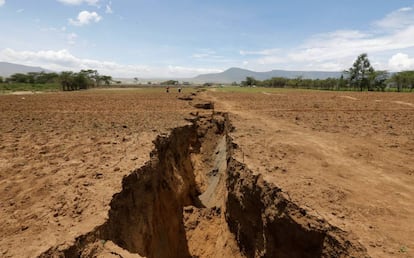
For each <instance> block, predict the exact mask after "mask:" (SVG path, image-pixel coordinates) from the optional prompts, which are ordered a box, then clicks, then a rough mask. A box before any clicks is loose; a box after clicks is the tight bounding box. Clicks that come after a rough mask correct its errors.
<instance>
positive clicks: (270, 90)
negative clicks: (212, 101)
mask: <svg viewBox="0 0 414 258" xmlns="http://www.w3.org/2000/svg"><path fill="white" fill-rule="evenodd" d="M209 89H210V90H213V89H214V90H215V91H218V92H229V93H263V92H266V93H283V92H292V91H296V92H298V91H310V90H308V89H294V88H267V87H240V86H225V87H217V88H209ZM313 91H314V90H313Z"/></svg>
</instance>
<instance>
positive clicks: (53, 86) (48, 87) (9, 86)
mask: <svg viewBox="0 0 414 258" xmlns="http://www.w3.org/2000/svg"><path fill="white" fill-rule="evenodd" d="M59 90H60V84H59V83H45V84H30V83H0V92H2V93H7V92H14V91H59Z"/></svg>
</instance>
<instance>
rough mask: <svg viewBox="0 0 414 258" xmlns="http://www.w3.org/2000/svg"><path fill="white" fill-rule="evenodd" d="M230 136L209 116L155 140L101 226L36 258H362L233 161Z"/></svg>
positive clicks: (336, 232)
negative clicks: (57, 257)
mask: <svg viewBox="0 0 414 258" xmlns="http://www.w3.org/2000/svg"><path fill="white" fill-rule="evenodd" d="M230 128H231V126H230V125H229V119H228V117H227V115H226V114H222V113H214V112H213V115H205V116H203V115H199V116H198V117H196V118H194V120H193V123H192V124H191V125H187V126H183V127H178V128H175V129H173V130H172V131H171V133H170V135H169V136H158V137H157V139H156V140H155V142H154V143H155V149H154V150H153V151H152V152H151V159H150V160H149V161H148V162H147V163H146V164H145V165H144V166H142V167H141V168H139V169H136V170H135V171H133V172H132V173H131V174H129V175H128V176H126V177H124V179H123V182H122V191H121V192H119V193H117V194H115V195H114V196H113V199H112V201H111V205H110V206H111V209H110V211H109V214H108V219H107V220H106V222H105V223H103V224H102V225H101V226H98V227H97V228H95V229H94V230H93V231H91V232H90V233H88V234H85V235H82V236H80V237H77V238H76V240H75V241H74V243H72V244H62V245H58V246H55V247H53V248H51V249H49V250H48V251H46V252H45V253H43V254H42V255H41V257H51V256H52V257H55V256H64V257H90V256H96V257H100V256H102V257H103V255H104V254H108V255H114V256H118V257H119V256H124V255H121V252H122V253H126V254H127V255H135V254H138V255H140V256H145V257H276V256H277V257H349V256H355V257H366V256H367V255H366V250H365V248H364V247H362V246H361V245H360V244H359V243H358V242H357V241H356V240H355V239H353V238H352V237H351V236H350V235H349V234H347V233H346V232H343V231H341V230H340V229H338V228H336V227H334V226H332V225H330V224H329V223H327V222H326V221H325V220H324V219H323V218H321V217H317V216H314V215H311V214H308V213H307V212H306V211H305V210H303V209H301V208H300V207H299V206H298V205H296V204H295V203H293V202H292V201H291V200H290V198H288V197H287V196H286V195H285V194H284V193H283V192H282V191H281V190H280V189H279V188H277V187H275V186H274V185H272V184H270V183H266V182H265V181H264V180H262V178H261V176H260V175H254V174H253V173H252V171H250V170H249V169H248V168H247V167H246V166H245V165H244V164H243V163H241V162H239V161H237V160H236V159H234V158H233V156H232V153H233V148H234V147H235V146H234V144H233V143H232V139H231V138H230V137H229V136H228V131H229V130H230ZM125 257H126V255H125ZM131 257H133V256H131ZM135 257H137V256H135ZM138 257H139V256H138Z"/></svg>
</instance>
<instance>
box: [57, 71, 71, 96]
mask: <svg viewBox="0 0 414 258" xmlns="http://www.w3.org/2000/svg"><path fill="white" fill-rule="evenodd" d="M59 81H60V85H62V90H64V91H67V90H75V89H74V88H73V86H74V85H73V72H70V71H66V72H61V73H60V75H59Z"/></svg>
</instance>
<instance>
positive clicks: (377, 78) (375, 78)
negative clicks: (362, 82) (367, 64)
mask: <svg viewBox="0 0 414 258" xmlns="http://www.w3.org/2000/svg"><path fill="white" fill-rule="evenodd" d="M388 77H389V74H388V72H387V71H374V72H372V73H371V74H370V78H369V80H370V85H369V88H368V90H378V91H385V88H386V87H387V80H388Z"/></svg>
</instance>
